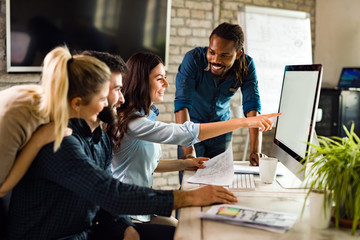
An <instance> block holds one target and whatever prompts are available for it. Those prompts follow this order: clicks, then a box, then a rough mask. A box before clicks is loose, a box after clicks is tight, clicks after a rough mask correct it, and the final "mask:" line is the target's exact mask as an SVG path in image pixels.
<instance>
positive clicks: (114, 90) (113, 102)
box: [108, 73, 125, 113]
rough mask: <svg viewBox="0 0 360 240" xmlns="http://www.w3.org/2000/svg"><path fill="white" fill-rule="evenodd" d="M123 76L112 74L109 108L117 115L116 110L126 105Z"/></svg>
mask: <svg viewBox="0 0 360 240" xmlns="http://www.w3.org/2000/svg"><path fill="white" fill-rule="evenodd" d="M122 86H123V84H122V75H121V73H111V80H110V91H109V96H108V101H109V107H110V108H111V109H112V110H113V111H114V113H116V108H118V107H120V105H121V104H124V103H125V99H124V95H123V94H122V92H121V89H122Z"/></svg>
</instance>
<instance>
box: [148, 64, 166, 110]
mask: <svg viewBox="0 0 360 240" xmlns="http://www.w3.org/2000/svg"><path fill="white" fill-rule="evenodd" d="M165 75H166V72H165V67H164V65H163V64H162V63H159V64H158V65H157V66H156V67H155V68H153V69H152V70H151V72H150V75H149V80H150V98H151V103H155V102H163V101H164V93H165V89H166V88H167V87H168V86H169V83H168V82H167V81H166V79H165Z"/></svg>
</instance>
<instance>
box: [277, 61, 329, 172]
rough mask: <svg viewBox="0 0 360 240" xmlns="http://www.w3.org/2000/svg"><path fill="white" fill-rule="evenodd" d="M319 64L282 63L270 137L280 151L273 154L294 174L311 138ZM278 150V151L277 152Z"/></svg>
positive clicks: (314, 119)
mask: <svg viewBox="0 0 360 240" xmlns="http://www.w3.org/2000/svg"><path fill="white" fill-rule="evenodd" d="M321 76H322V66H321V65H318V64H314V65H295V66H286V67H285V72H284V79H283V85H282V91H281V97H280V104H279V112H281V113H283V115H282V116H280V117H279V118H278V119H277V123H276V130H275V136H274V143H275V146H274V147H275V148H279V149H281V153H282V154H278V155H277V156H276V157H278V158H279V160H280V161H281V162H282V163H283V164H284V165H285V166H286V167H287V168H289V169H290V170H291V171H292V172H293V173H294V174H297V173H298V170H299V168H300V167H301V165H300V163H299V161H300V160H301V159H302V158H304V157H305V155H306V152H307V151H308V147H309V146H308V145H307V142H311V141H312V136H313V132H314V127H315V122H316V111H317V107H318V101H319V94H320V87H321ZM278 152H279V151H278Z"/></svg>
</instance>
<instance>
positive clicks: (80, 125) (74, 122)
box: [69, 118, 102, 144]
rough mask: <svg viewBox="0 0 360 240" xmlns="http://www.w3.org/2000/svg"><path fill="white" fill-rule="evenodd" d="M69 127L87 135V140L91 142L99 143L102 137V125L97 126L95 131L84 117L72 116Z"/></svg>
mask: <svg viewBox="0 0 360 240" xmlns="http://www.w3.org/2000/svg"><path fill="white" fill-rule="evenodd" d="M69 127H70V128H72V129H77V131H78V132H79V133H80V134H81V135H82V136H84V137H85V139H86V140H88V141H89V142H90V141H92V142H93V143H95V144H96V143H98V142H99V141H100V139H101V135H102V132H101V128H100V126H99V127H97V128H95V130H94V131H93V132H91V129H90V127H89V125H88V124H87V123H86V121H85V120H84V119H80V118H72V119H70V120H69Z"/></svg>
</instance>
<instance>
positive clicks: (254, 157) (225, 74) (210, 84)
mask: <svg viewBox="0 0 360 240" xmlns="http://www.w3.org/2000/svg"><path fill="white" fill-rule="evenodd" d="M243 45H244V33H243V31H242V29H241V27H240V26H239V25H237V24H230V23H225V22H224V23H222V24H220V25H219V26H217V27H216V28H215V29H214V30H213V32H212V33H211V35H210V38H209V47H196V48H194V49H192V50H190V51H189V52H187V53H186V55H185V57H184V59H183V61H182V63H181V65H180V66H179V70H178V74H177V76H176V93H175V119H176V122H177V123H184V122H185V121H189V120H191V121H193V122H196V123H207V122H216V121H225V120H229V119H230V118H231V112H230V99H231V97H232V96H234V94H235V92H237V90H238V89H239V88H240V89H241V93H242V106H243V111H244V115H245V116H246V117H251V116H256V115H257V114H258V113H260V110H261V105H260V96H259V91H258V82H257V76H256V72H255V65H254V61H253V59H252V58H251V57H250V56H248V55H246V54H245V53H244V48H243ZM249 135H250V151H251V154H250V163H251V164H252V165H258V162H259V155H260V153H259V149H258V148H259V129H255V128H249ZM231 138H232V134H231V132H230V133H227V134H224V135H221V136H218V137H215V138H212V139H208V140H205V141H202V142H200V143H197V144H195V151H196V153H195V151H194V147H185V146H179V148H178V154H179V158H181V157H182V156H185V157H191V156H193V157H195V156H197V157H200V156H204V157H214V156H216V155H218V154H220V153H222V152H224V151H225V150H226V148H227V147H228V146H229V145H230V144H231Z"/></svg>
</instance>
